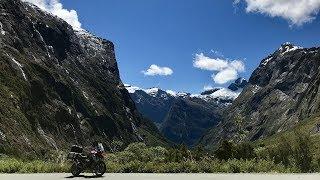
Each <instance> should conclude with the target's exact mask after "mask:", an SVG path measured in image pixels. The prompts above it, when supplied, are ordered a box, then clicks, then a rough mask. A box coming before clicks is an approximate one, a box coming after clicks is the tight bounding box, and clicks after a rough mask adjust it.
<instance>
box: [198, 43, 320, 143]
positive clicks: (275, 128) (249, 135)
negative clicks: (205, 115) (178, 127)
mask: <svg viewBox="0 0 320 180" xmlns="http://www.w3.org/2000/svg"><path fill="white" fill-rule="evenodd" d="M319 51H320V48H317V47H314V48H302V47H298V46H295V45H293V44H290V43H285V44H283V45H281V47H280V48H279V49H277V50H276V51H275V52H274V53H273V54H271V55H269V56H268V57H267V58H265V59H263V60H262V62H261V63H260V65H259V67H258V68H257V69H256V70H255V71H254V72H253V73H252V75H251V77H250V79H249V82H248V85H247V86H246V88H244V90H243V92H242V93H241V94H240V95H239V97H238V98H237V99H236V100H235V101H234V102H233V104H232V105H231V106H230V107H229V108H228V109H227V110H226V111H225V112H224V115H223V116H224V119H223V122H222V123H221V124H220V125H219V126H218V127H216V128H213V129H211V130H210V131H209V132H208V133H207V134H206V135H205V136H204V137H203V138H202V140H201V144H203V145H205V146H207V147H208V148H212V147H214V146H216V145H217V143H218V142H219V141H220V140H221V139H231V140H233V141H235V142H241V141H255V140H258V139H263V138H266V137H270V136H271V135H273V134H276V133H279V132H283V131H286V130H289V129H292V128H293V127H294V126H296V125H298V124H301V123H302V122H304V121H306V119H308V118H310V117H312V116H313V115H316V114H317V113H318V112H319V107H320V93H319V92H320V91H319V90H320V89H319V88H320V71H319V68H320V54H319Z"/></svg>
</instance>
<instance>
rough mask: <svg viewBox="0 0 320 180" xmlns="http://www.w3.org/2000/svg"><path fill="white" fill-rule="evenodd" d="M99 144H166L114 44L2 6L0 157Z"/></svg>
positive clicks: (14, 5)
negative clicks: (126, 80)
mask: <svg viewBox="0 0 320 180" xmlns="http://www.w3.org/2000/svg"><path fill="white" fill-rule="evenodd" d="M95 139H99V140H100V141H103V142H105V143H106V144H107V143H108V142H110V141H111V140H113V139H117V140H120V141H123V142H124V143H130V142H133V141H147V142H148V143H161V142H163V139H162V137H161V136H160V135H159V133H158V131H157V128H156V127H155V126H154V125H153V124H152V123H151V122H150V121H149V120H146V119H145V118H143V117H141V116H140V115H139V113H138V111H137V110H136V108H135V105H134V103H133V101H132V100H131V98H130V95H129V93H128V91H127V90H126V89H125V88H124V86H123V84H122V82H121V80H120V78H119V71H118V67H117V62H116V59H115V53H114V46H113V44H112V42H110V41H107V40H104V39H101V38H98V37H95V36H93V35H92V34H90V33H88V32H86V31H84V30H83V31H74V30H73V29H72V27H71V26H70V25H68V24H67V23H66V22H64V21H63V20H61V19H59V18H57V17H54V16H52V15H51V14H48V13H46V12H43V11H41V10H39V9H38V8H37V7H35V6H32V5H31V4H25V3H22V2H21V1H19V0H14V1H13V0H1V1H0V153H14V154H18V153H27V154H38V155H43V154H44V153H45V152H46V151H47V149H52V150H55V149H62V148H65V147H68V146H69V145H70V144H73V143H77V144H82V145H88V144H90V143H91V142H92V141H93V140H95Z"/></svg>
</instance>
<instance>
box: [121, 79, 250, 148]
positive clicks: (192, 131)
mask: <svg viewBox="0 0 320 180" xmlns="http://www.w3.org/2000/svg"><path fill="white" fill-rule="evenodd" d="M246 84H247V81H246V80H245V79H243V78H239V79H237V80H236V81H235V82H234V83H232V87H231V88H230V87H229V88H222V87H217V88H212V89H209V90H206V91H204V92H202V93H200V94H191V93H187V92H175V91H172V90H162V89H160V88H149V89H143V88H139V87H136V86H130V85H128V84H126V85H125V87H126V89H127V90H128V91H129V93H130V95H131V98H132V99H133V101H134V102H135V104H136V107H137V109H138V111H140V113H142V115H144V116H145V117H146V118H148V119H151V120H152V121H153V122H154V123H155V124H156V125H157V126H158V128H159V129H160V131H161V132H162V133H163V135H164V136H165V137H167V138H168V139H169V140H171V141H173V142H175V143H178V144H179V143H184V144H187V145H189V146H192V145H194V143H196V142H197V141H198V139H199V138H200V137H201V136H202V135H203V133H204V132H205V131H206V130H207V129H208V128H210V127H213V126H215V125H217V124H218V123H219V122H220V120H221V112H222V111H223V110H224V109H225V108H226V107H228V106H229V105H230V104H231V103H232V102H233V101H234V99H236V98H237V97H238V96H239V94H240V93H241V90H242V88H244V86H245V85H246ZM230 86H231V85H230Z"/></svg>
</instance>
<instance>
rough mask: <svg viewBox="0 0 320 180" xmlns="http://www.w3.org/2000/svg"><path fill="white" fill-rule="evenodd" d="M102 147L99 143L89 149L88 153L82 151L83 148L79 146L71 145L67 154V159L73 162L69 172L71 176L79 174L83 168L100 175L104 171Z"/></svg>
mask: <svg viewBox="0 0 320 180" xmlns="http://www.w3.org/2000/svg"><path fill="white" fill-rule="evenodd" d="M103 153H104V148H103V146H102V144H101V143H99V144H98V145H97V147H96V148H94V149H93V150H91V151H90V153H89V154H88V155H85V154H84V153H83V148H82V147H80V146H76V145H74V146H72V147H71V151H70V153H69V154H68V159H70V160H71V161H72V162H73V163H72V166H71V173H72V175H73V176H79V175H80V173H82V172H84V171H85V170H89V171H92V172H93V173H95V174H96V176H102V175H103V174H104V173H105V172H106V164H105V163H104V161H103V159H104V157H103Z"/></svg>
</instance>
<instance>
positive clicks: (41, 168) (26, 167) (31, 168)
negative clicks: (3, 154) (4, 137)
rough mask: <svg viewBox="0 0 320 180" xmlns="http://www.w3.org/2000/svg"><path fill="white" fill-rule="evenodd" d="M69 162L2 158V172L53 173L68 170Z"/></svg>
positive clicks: (0, 169) (0, 164)
mask: <svg viewBox="0 0 320 180" xmlns="http://www.w3.org/2000/svg"><path fill="white" fill-rule="evenodd" d="M68 169H69V165H68V163H54V162H46V161H42V160H34V161H23V160H18V159H14V158H1V159H0V173H53V172H68Z"/></svg>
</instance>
